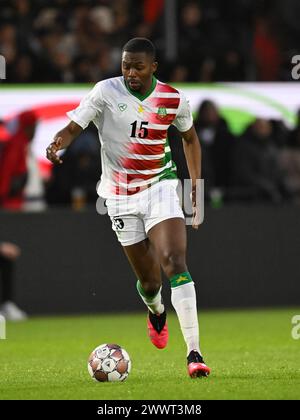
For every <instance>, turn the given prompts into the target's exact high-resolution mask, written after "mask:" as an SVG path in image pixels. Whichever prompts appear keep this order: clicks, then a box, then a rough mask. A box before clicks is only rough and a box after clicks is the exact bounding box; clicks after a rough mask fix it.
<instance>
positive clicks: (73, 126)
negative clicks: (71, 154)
mask: <svg viewBox="0 0 300 420" xmlns="http://www.w3.org/2000/svg"><path fill="white" fill-rule="evenodd" d="M82 131H83V129H82V128H81V127H80V125H78V124H77V123H76V122H74V121H71V122H70V123H69V124H68V125H67V126H66V127H65V128H63V129H62V130H60V131H59V132H58V133H57V134H56V135H55V136H54V139H53V142H52V143H50V144H49V146H48V147H47V149H46V150H47V159H49V160H50V161H51V162H52V163H63V162H62V160H61V159H60V157H59V156H58V154H57V152H58V151H59V150H63V149H66V148H67V147H68V146H69V145H70V144H71V143H72V141H73V140H74V139H75V138H76V137H78V136H79V134H80V133H81V132H82Z"/></svg>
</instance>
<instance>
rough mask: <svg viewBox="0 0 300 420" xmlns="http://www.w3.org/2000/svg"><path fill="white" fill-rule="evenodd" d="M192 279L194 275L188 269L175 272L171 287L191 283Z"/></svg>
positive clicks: (171, 279)
mask: <svg viewBox="0 0 300 420" xmlns="http://www.w3.org/2000/svg"><path fill="white" fill-rule="evenodd" d="M192 281H193V280H192V277H191V275H190V273H189V272H188V271H184V272H183V273H179V274H175V275H174V276H173V277H171V278H170V283H171V287H178V286H182V285H184V284H186V283H191V282H192Z"/></svg>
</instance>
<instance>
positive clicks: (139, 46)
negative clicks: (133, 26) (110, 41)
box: [122, 38, 156, 60]
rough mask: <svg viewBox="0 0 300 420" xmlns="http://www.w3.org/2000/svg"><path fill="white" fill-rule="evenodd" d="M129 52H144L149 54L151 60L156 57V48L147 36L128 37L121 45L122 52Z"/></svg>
mask: <svg viewBox="0 0 300 420" xmlns="http://www.w3.org/2000/svg"><path fill="white" fill-rule="evenodd" d="M124 51H126V52H131V53H139V52H144V53H146V54H147V55H149V56H151V57H152V58H153V60H155V58H156V50H155V47H154V45H153V43H152V42H151V41H150V40H149V39H147V38H132V39H130V40H129V41H128V42H127V43H126V44H125V45H124V47H123V49H122V53H123V52H124Z"/></svg>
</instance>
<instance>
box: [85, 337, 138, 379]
mask: <svg viewBox="0 0 300 420" xmlns="http://www.w3.org/2000/svg"><path fill="white" fill-rule="evenodd" d="M130 370H131V360H130V357H129V354H128V353H127V351H126V350H124V349H123V348H122V347H120V346H119V345H118V344H101V345H100V346H98V347H96V348H95V350H94V351H92V353H91V354H90V357H89V359H88V371H89V374H90V375H91V377H92V378H93V379H95V381H99V382H118V381H125V379H127V377H128V375H129V373H130Z"/></svg>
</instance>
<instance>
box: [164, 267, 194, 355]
mask: <svg viewBox="0 0 300 420" xmlns="http://www.w3.org/2000/svg"><path fill="white" fill-rule="evenodd" d="M170 282H171V292H172V293H171V301H172V305H173V307H174V309H175V311H176V313H177V316H178V320H179V323H180V327H181V331H182V334H183V337H184V340H185V342H186V345H187V354H189V353H190V351H191V350H196V351H198V352H199V353H200V354H201V352H200V346H199V326H198V314H197V304H196V292H195V286H194V282H193V280H192V278H191V275H190V273H188V272H184V273H180V274H176V275H175V276H173V277H171V278H170Z"/></svg>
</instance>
